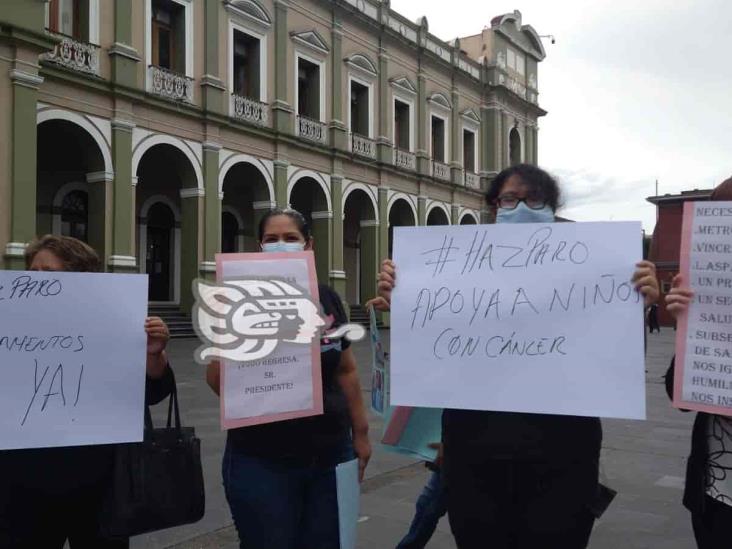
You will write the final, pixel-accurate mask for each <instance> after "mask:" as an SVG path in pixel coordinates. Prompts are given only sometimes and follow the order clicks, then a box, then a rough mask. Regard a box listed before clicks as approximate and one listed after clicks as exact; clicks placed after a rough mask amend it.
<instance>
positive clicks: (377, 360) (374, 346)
mask: <svg viewBox="0 0 732 549" xmlns="http://www.w3.org/2000/svg"><path fill="white" fill-rule="evenodd" d="M369 338H370V341H371V410H372V411H373V412H374V413H375V414H378V415H380V416H382V415H384V409H385V408H386V395H387V393H388V386H387V381H388V377H387V374H386V352H385V351H384V346H383V344H382V343H381V335H380V334H379V327H378V325H377V324H376V313H375V312H374V308H373V307H369Z"/></svg>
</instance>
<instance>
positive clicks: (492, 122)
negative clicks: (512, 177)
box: [480, 107, 502, 179]
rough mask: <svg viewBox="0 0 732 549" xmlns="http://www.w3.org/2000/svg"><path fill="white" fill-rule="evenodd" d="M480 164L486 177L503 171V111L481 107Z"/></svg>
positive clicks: (489, 177)
mask: <svg viewBox="0 0 732 549" xmlns="http://www.w3.org/2000/svg"><path fill="white" fill-rule="evenodd" d="M480 112H481V119H482V120H481V130H480V132H481V141H482V142H481V147H480V154H481V158H480V165H481V168H482V170H483V172H484V177H485V178H486V179H491V178H493V176H495V175H496V174H497V173H498V172H499V171H501V161H500V159H501V127H502V124H501V120H502V118H501V111H499V110H498V109H489V108H486V107H482V108H481V111H480Z"/></svg>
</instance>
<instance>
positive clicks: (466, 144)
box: [463, 129, 476, 173]
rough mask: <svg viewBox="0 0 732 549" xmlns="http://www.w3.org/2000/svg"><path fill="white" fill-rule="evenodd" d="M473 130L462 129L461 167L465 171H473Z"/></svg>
mask: <svg viewBox="0 0 732 549" xmlns="http://www.w3.org/2000/svg"><path fill="white" fill-rule="evenodd" d="M475 148H476V147H475V132H473V131H470V130H465V129H464V130H463V168H465V171H466V172H470V173H475V172H476V170H475Z"/></svg>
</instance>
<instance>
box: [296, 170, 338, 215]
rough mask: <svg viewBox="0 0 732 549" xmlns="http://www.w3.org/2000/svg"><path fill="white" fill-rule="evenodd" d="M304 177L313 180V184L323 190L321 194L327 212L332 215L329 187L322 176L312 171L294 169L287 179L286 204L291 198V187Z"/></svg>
mask: <svg viewBox="0 0 732 549" xmlns="http://www.w3.org/2000/svg"><path fill="white" fill-rule="evenodd" d="M305 177H309V178H311V179H314V180H315V182H316V183H317V184H318V185H319V186H320V188H321V189H322V190H323V194H324V195H325V200H326V205H327V207H328V211H329V212H331V213H332V212H333V202H332V200H331V196H330V187H329V185H328V182H327V181H326V180H325V177H323V174H320V173H318V172H314V171H312V170H303V169H296V170H294V171H293V172H292V173H291V174H290V176H289V177H288V179H287V203H288V204H289V203H290V197H291V196H292V189H293V187H294V186H295V185H296V184H297V182H298V181H300V180H301V179H303V178H305Z"/></svg>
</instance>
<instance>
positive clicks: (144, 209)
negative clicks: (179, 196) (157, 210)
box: [140, 194, 180, 222]
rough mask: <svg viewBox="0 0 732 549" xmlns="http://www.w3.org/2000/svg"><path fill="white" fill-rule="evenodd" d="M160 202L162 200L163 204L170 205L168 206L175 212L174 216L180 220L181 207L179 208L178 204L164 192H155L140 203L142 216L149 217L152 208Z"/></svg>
mask: <svg viewBox="0 0 732 549" xmlns="http://www.w3.org/2000/svg"><path fill="white" fill-rule="evenodd" d="M158 202H162V203H163V204H165V205H166V206H168V208H170V210H171V211H172V212H173V217H175V220H176V221H177V222H180V209H179V208H178V205H177V204H176V203H175V202H173V201H172V200H171V199H170V198H169V197H167V196H165V195H164V194H154V195H152V196H150V197H148V198H147V199H146V200H145V202H143V203H142V204H141V205H140V217H147V214H148V213H150V208H152V207H153V206H154V205H155V204H157V203H158Z"/></svg>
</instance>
